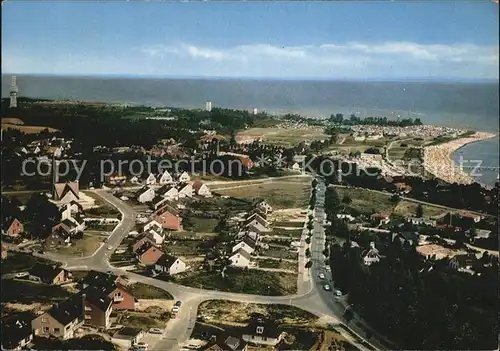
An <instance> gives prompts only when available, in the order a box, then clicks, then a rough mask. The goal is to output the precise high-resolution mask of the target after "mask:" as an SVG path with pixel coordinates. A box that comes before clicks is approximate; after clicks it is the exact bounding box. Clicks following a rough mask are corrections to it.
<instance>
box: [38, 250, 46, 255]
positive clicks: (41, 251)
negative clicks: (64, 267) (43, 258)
mask: <svg viewBox="0 0 500 351" xmlns="http://www.w3.org/2000/svg"><path fill="white" fill-rule="evenodd" d="M37 252H38V253H39V254H41V255H43V254H44V253H45V251H43V250H38V251H37Z"/></svg>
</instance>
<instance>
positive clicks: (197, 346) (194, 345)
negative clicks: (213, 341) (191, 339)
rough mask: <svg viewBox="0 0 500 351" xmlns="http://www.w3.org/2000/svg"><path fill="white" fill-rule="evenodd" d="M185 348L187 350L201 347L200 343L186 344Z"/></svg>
mask: <svg viewBox="0 0 500 351" xmlns="http://www.w3.org/2000/svg"><path fill="white" fill-rule="evenodd" d="M186 348H187V349H189V350H198V349H199V348H201V345H196V344H187V345H186Z"/></svg>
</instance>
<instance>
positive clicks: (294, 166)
mask: <svg viewBox="0 0 500 351" xmlns="http://www.w3.org/2000/svg"><path fill="white" fill-rule="evenodd" d="M300 170H301V168H300V165H299V164H298V163H297V162H295V163H294V164H293V165H292V171H300Z"/></svg>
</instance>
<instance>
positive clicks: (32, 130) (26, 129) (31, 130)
mask: <svg viewBox="0 0 500 351" xmlns="http://www.w3.org/2000/svg"><path fill="white" fill-rule="evenodd" d="M7 129H14V130H19V131H20V132H22V133H25V134H36V133H40V132H42V131H44V130H45V129H48V131H49V133H55V132H58V131H59V130H58V129H54V128H49V127H44V126H25V125H19V124H9V123H4V122H3V119H2V130H7Z"/></svg>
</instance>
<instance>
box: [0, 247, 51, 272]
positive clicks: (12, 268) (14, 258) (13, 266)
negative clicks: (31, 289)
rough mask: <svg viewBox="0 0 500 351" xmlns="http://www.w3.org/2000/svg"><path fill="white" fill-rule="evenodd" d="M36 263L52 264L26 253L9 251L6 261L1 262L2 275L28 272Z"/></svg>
mask: <svg viewBox="0 0 500 351" xmlns="http://www.w3.org/2000/svg"><path fill="white" fill-rule="evenodd" d="M36 263H42V264H54V262H52V261H49V260H44V259H43V258H39V257H35V256H32V255H30V254H28V253H23V252H17V251H9V254H8V257H7V259H6V260H3V261H2V274H9V273H17V272H25V271H28V270H30V269H31V267H33V266H34V265H35V264H36Z"/></svg>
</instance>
